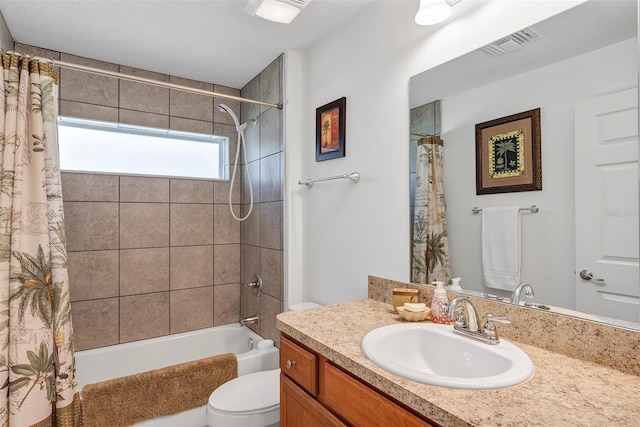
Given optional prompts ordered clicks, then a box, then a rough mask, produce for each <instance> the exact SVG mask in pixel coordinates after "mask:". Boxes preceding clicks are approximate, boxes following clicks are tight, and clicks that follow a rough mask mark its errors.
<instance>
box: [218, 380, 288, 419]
mask: <svg viewBox="0 0 640 427" xmlns="http://www.w3.org/2000/svg"><path fill="white" fill-rule="evenodd" d="M279 406H280V369H273V370H270V371H261V372H255V373H252V374H248V375H243V376H241V377H238V378H236V379H234V380H231V381H229V382H226V383H224V384H222V385H221V386H220V387H218V388H217V389H215V391H214V392H213V393H211V396H209V407H211V408H212V409H214V410H215V411H217V412H220V413H227V414H238V413H243V414H252V413H262V412H268V411H271V410H274V409H277V408H278V407H279Z"/></svg>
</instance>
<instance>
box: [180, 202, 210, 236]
mask: <svg viewBox="0 0 640 427" xmlns="http://www.w3.org/2000/svg"><path fill="white" fill-rule="evenodd" d="M212 244H213V205H195V204H172V205H171V246H193V245H212Z"/></svg>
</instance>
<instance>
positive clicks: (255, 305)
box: [241, 56, 284, 345]
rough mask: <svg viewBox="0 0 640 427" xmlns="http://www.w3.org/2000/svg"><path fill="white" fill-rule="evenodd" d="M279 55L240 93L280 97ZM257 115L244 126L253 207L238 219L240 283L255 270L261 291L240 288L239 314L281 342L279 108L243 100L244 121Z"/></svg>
mask: <svg viewBox="0 0 640 427" xmlns="http://www.w3.org/2000/svg"><path fill="white" fill-rule="evenodd" d="M283 60H284V59H283V56H280V57H279V58H277V59H276V60H275V61H273V62H272V63H271V64H270V65H269V66H268V67H267V68H265V69H264V70H263V71H262V72H261V73H260V74H259V75H257V76H256V77H255V78H254V79H252V80H251V81H250V82H249V83H248V84H247V85H246V86H245V87H244V88H242V92H241V93H242V96H243V97H246V98H252V99H258V100H261V101H265V102H270V103H276V104H277V103H282V102H283V89H282V88H283ZM255 117H257V118H258V125H257V126H252V125H250V126H249V127H248V128H247V129H246V144H247V161H248V164H249V175H250V177H251V183H252V185H253V199H254V204H253V212H252V214H251V216H250V217H249V218H248V219H247V220H246V221H244V222H243V223H242V244H241V252H242V272H241V278H242V283H249V282H250V281H251V280H252V279H253V275H254V274H255V273H259V274H260V275H261V277H262V281H263V293H262V295H261V296H260V297H256V296H255V295H254V294H253V293H252V292H251V290H249V289H245V288H243V289H242V291H241V292H242V303H241V307H242V310H241V313H242V317H249V316H254V315H258V316H259V317H260V322H259V323H258V324H257V325H251V327H252V328H253V329H254V330H255V331H257V332H258V333H259V334H260V335H262V336H263V337H265V338H270V339H273V340H274V341H275V342H276V344H277V345H279V341H280V340H279V337H280V334H279V332H278V330H277V328H276V325H275V323H276V319H275V317H276V315H277V314H278V313H281V312H282V311H283V309H284V306H283V294H284V278H283V268H284V256H283V220H282V218H283V197H282V195H283V193H284V192H283V191H282V187H283V182H284V181H283V179H282V175H283V171H284V152H283V142H282V141H283V137H282V128H283V126H282V123H283V115H282V110H279V109H277V108H270V107H263V106H258V105H255V104H242V120H243V121H247V120H250V119H253V118H255ZM248 183H249V180H248V179H247V178H246V175H245V178H244V179H243V192H242V195H243V196H242V209H243V213H246V212H247V211H248V209H249V206H250V203H249V202H250V200H249V191H248Z"/></svg>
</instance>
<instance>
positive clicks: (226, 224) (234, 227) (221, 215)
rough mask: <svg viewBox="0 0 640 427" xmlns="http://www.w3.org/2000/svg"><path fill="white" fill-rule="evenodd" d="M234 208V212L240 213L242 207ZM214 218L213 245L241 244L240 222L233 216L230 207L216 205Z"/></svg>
mask: <svg viewBox="0 0 640 427" xmlns="http://www.w3.org/2000/svg"><path fill="white" fill-rule="evenodd" d="M233 208H234V209H235V211H234V212H240V205H236V206H234V207H233ZM236 215H237V213H236ZM213 218H214V221H213V232H214V234H213V243H215V244H216V245H224V244H229V243H240V222H239V221H237V220H236V219H234V218H233V217H232V216H231V211H229V206H227V205H214V206H213Z"/></svg>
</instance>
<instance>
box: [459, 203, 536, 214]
mask: <svg viewBox="0 0 640 427" xmlns="http://www.w3.org/2000/svg"><path fill="white" fill-rule="evenodd" d="M518 210H519V211H520V212H523V211H530V212H531V213H538V211H539V210H540V208H539V207H538V206H537V205H531V207H529V208H519V209H518ZM471 212H473V213H474V214H479V213H480V212H482V208H479V207H477V206H475V207H474V208H473V209H471Z"/></svg>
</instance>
